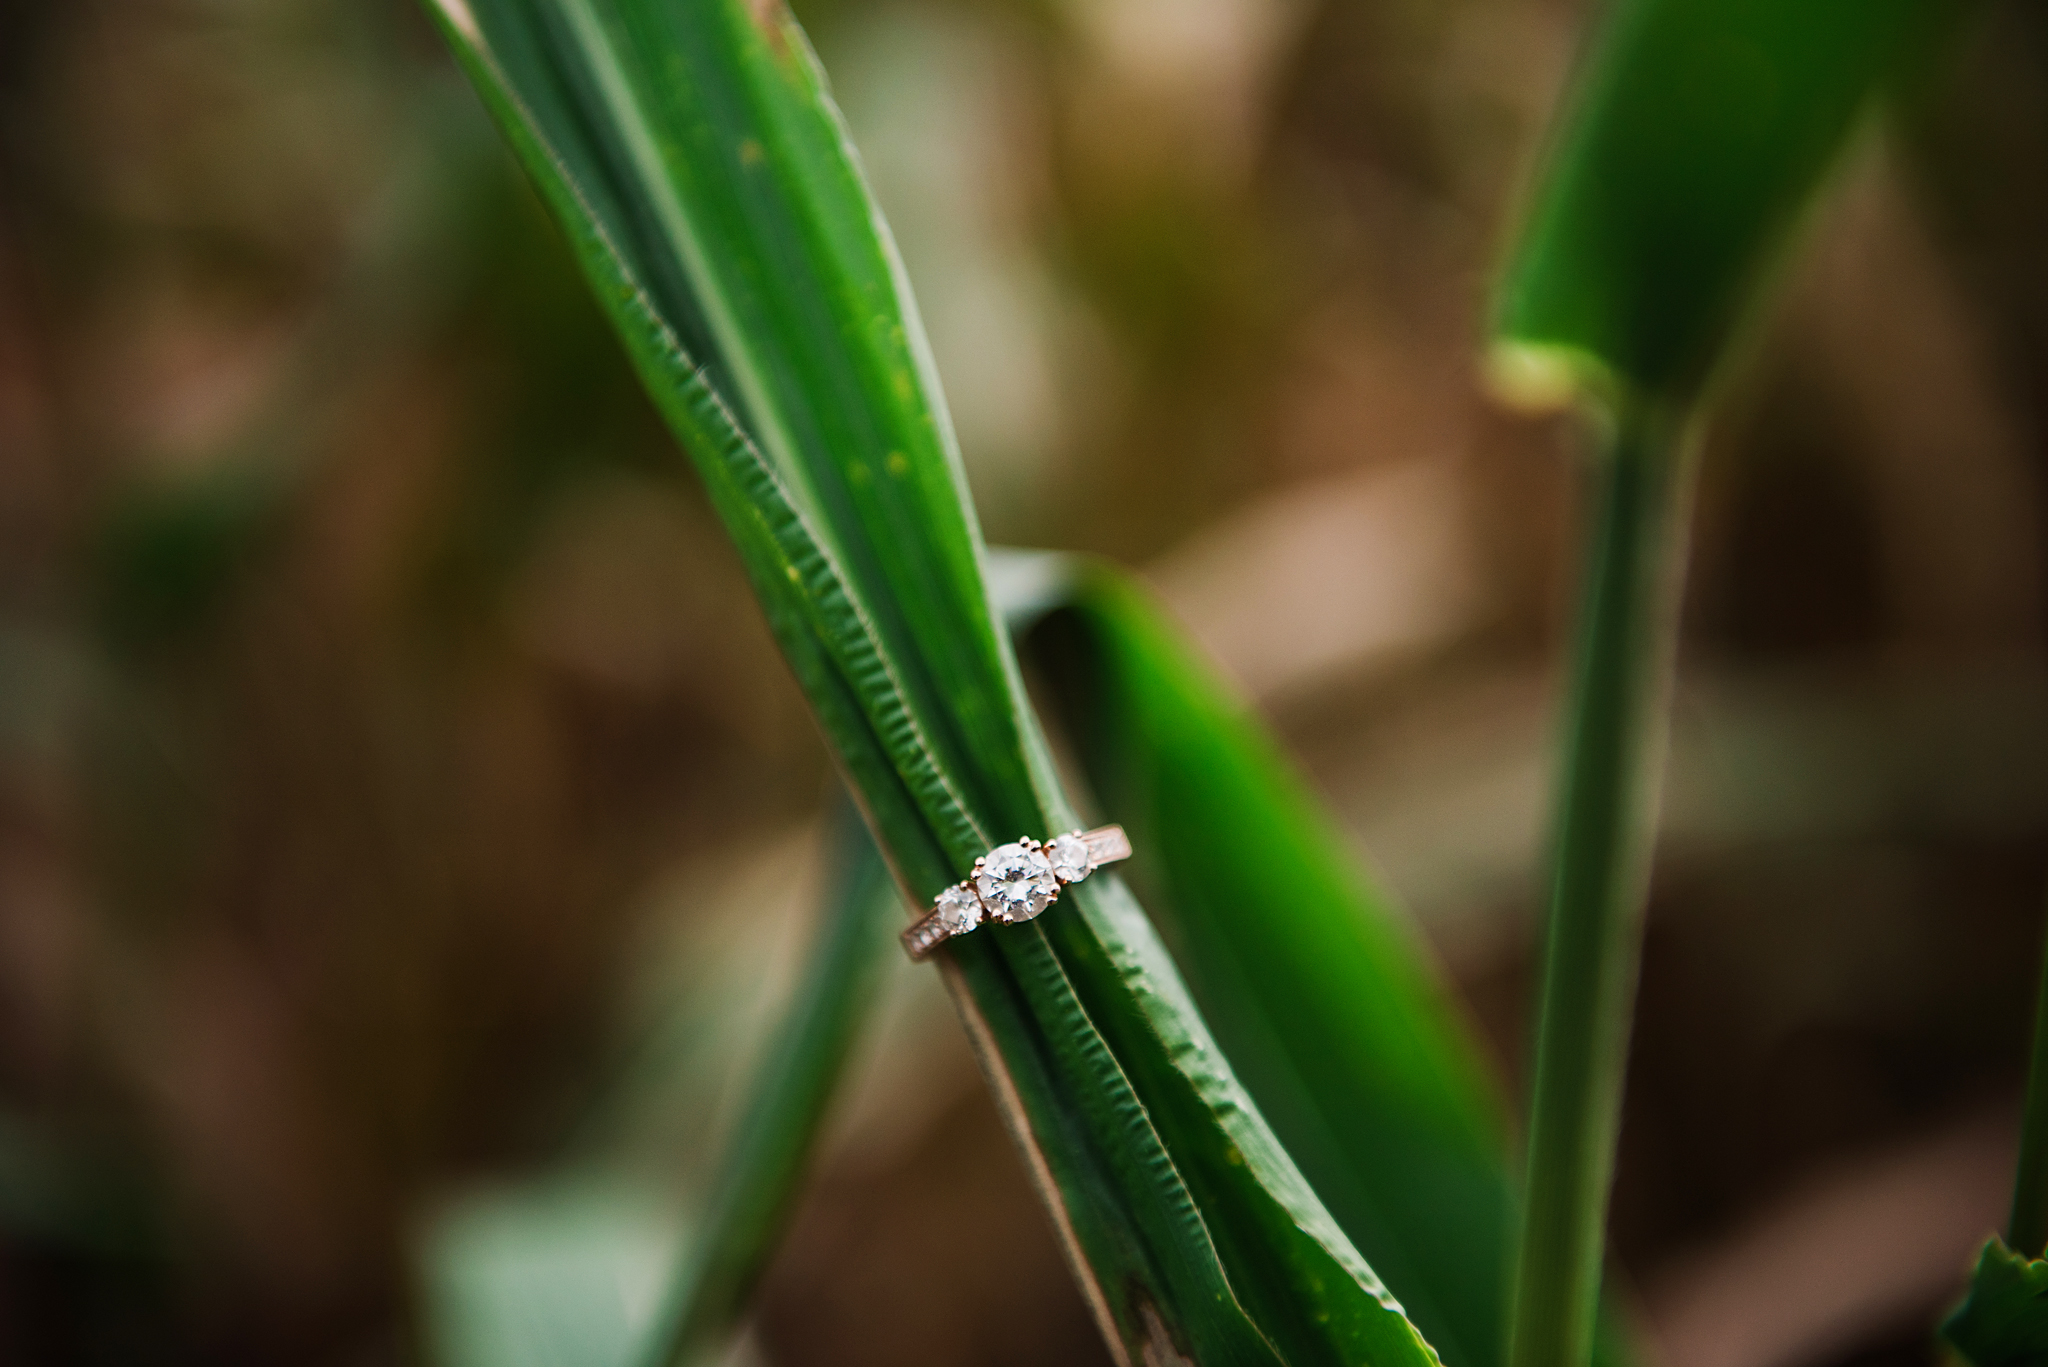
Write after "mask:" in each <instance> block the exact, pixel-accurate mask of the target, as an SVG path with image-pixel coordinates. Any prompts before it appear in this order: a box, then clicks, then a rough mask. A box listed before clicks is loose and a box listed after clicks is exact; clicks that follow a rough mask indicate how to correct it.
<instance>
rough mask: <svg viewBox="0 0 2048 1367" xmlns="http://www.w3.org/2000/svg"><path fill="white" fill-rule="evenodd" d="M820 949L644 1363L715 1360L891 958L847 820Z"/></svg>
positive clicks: (855, 830)
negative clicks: (886, 957)
mask: <svg viewBox="0 0 2048 1367" xmlns="http://www.w3.org/2000/svg"><path fill="white" fill-rule="evenodd" d="M839 825H840V831H839V833H838V837H837V841H836V843H837V845H838V847H839V850H838V857H837V858H836V859H835V860H834V861H833V865H834V867H832V868H831V869H830V870H829V871H828V877H829V878H830V879H831V883H832V893H831V898H830V903H829V905H828V907H827V909H826V912H825V916H824V920H823V924H822V925H821V926H820V927H819V929H818V936H817V943H816V945H815V946H814V947H813V948H812V950H811V953H810V958H809V961H808V962H807V964H806V965H805V968H804V972H803V975H802V977H801V979H800V980H799V981H798V983H797V986H796V991H795V995H794V996H793V997H792V998H791V999H790V1010H789V1015H788V1016H787V1018H785V1019H784V1020H783V1022H782V1024H781V1026H780V1027H779V1028H778V1030H777V1032H776V1037H775V1039H774V1041H773V1042H772V1043H771V1044H770V1046H769V1049H768V1054H767V1057H766V1059H765V1061H764V1062H763V1063H762V1065H761V1066H760V1068H759V1069H758V1070H757V1072H756V1073H755V1075H754V1077H753V1079H752V1083H751V1085H752V1087H753V1095H752V1096H751V1098H750V1099H749V1100H748V1102H747V1106H746V1110H745V1113H744V1114H743V1115H742V1116H741V1118H740V1121H739V1124H738V1125H737V1126H736V1127H735V1128H734V1130H733V1132H732V1134H731V1136H730V1137H729V1138H728V1139H727V1140H726V1141H725V1145H724V1156H723V1157H722V1158H721V1159H720V1161H719V1164H718V1167H717V1170H716V1172H715V1173H714V1176H713V1180H712V1185H711V1198H712V1206H711V1209H710V1211H709V1213H708V1214H707V1215H706V1217H705V1219H704V1220H703V1222H702V1224H701V1225H700V1226H699V1227H698V1229H697V1230H696V1232H695V1234H694V1236H693V1240H692V1246H691V1249H690V1255H689V1261H688V1263H687V1265H686V1267H685V1268H684V1269H683V1271H682V1273H681V1276H680V1277H679V1279H678V1281H677V1283H676V1285H675V1287H674V1288H673V1289H672V1290H671V1292H670V1295H669V1300H668V1304H667V1307H666V1309H665V1310H664V1311H663V1313H662V1314H661V1316H660V1317H659V1318H658V1319H657V1321H656V1325H655V1330H654V1333H653V1336H652V1339H651V1342H650V1349H651V1351H650V1352H648V1353H647V1354H646V1355H645V1360H647V1361H649V1362H653V1363H659V1364H671V1363H673V1364H682V1363H690V1362H695V1361H698V1360H699V1359H700V1358H703V1357H706V1356H708V1355H710V1354H711V1353H712V1352H713V1351H714V1350H716V1349H718V1348H720V1347H721V1346H722V1345H723V1343H724V1340H725V1339H726V1337H727V1335H728V1334H729V1332H730V1331H731V1328H732V1326H733V1325H734V1324H735V1323H736V1322H737V1321H738V1320H739V1319H740V1317H741V1316H742V1315H743V1313H744V1312H745V1309H746V1305H747V1301H748V1299H749V1297H750V1296H751V1294H752V1292H753V1288H754V1283H755V1282H756V1280H758V1278H759V1276H760V1274H761V1270H762V1268H763V1267H764V1266H765V1264H766V1263H767V1261H768V1257H769V1255H770V1254H771V1253H773V1251H774V1248H775V1244H776V1241H777V1239H778V1237H779V1236H780V1234H781V1231H782V1228H783V1226H784V1224H785V1223H786V1222H787V1220H788V1216H789V1210H790V1207H791V1205H792V1204H793V1202H794V1201H795V1198H796V1194H797V1189H798V1184H799V1182H800V1181H801V1179H802V1177H803V1173H804V1169H805V1167H806V1165H807V1163H808V1160H809V1158H810V1154H811V1150H812V1149H813V1147H814V1146H815V1142H816V1139H817V1136H818V1131H819V1128H820V1126H821V1124H822V1122H823V1120H824V1117H825V1111H826V1107H827V1105H828V1104H829V1103H830V1101H831V1099H832V1096H833V1092H834V1089H835V1085H836V1083H837V1082H838V1080H839V1076H840V1074H841V1072H842V1070H843V1068H844V1065H845V1063H846V1057H847V1054H848V1053H849V1051H850V1050H851V1049H852V1047H853V1043H854V1040H855V1038H856V1037H857V1035H858V1032H859V1028H860V1024H861V1022H862V1020H863V1019H864V1017H865V1015H866V1012H867V1007H868V1005H869V1003H870V1002H871V1001H872V1000H873V998H874V990H875V986H876V984H877V982H878V981H879V979H880V970H881V966H882V956H883V955H884V954H887V953H893V952H894V949H895V946H894V944H893V939H894V936H893V934H892V932H893V928H894V923H895V921H896V919H897V897H896V889H895V886H894V884H892V883H891V882H890V879H889V870H888V866H887V865H886V864H884V863H883V862H882V856H881V852H880V851H878V850H877V849H876V848H875V843H874V840H873V839H872V838H871V837H870V836H869V835H868V833H867V831H866V830H865V829H864V828H863V827H862V826H861V824H860V820H859V817H858V816H857V815H855V814H854V813H853V812H851V811H846V812H843V813H842V815H841V819H840V822H839Z"/></svg>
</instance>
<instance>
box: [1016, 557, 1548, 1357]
mask: <svg viewBox="0 0 2048 1367" xmlns="http://www.w3.org/2000/svg"><path fill="white" fill-rule="evenodd" d="M1014 577H1016V578H1018V579H1024V580H1035V581H1037V582H1038V583H1039V584H1041V585H1048V586H1049V587H1046V588H1041V589H1040V598H1039V600H1038V601H1037V602H1036V603H1035V604H1033V605H1032V611H1031V612H1029V613H1028V614H1026V615H1025V616H1024V618H1023V620H1020V621H1019V622H1017V623H1016V625H1017V627H1018V628H1019V629H1020V630H1022V631H1023V632H1024V633H1025V636H1024V639H1025V640H1026V642H1027V646H1026V655H1027V657H1028V658H1029V659H1030V660H1031V661H1032V662H1033V663H1034V664H1035V665H1036V666H1037V667H1038V668H1039V670H1040V672H1041V673H1042V674H1043V675H1044V677H1045V678H1046V679H1047V681H1048V684H1049V687H1050V692H1051V695H1052V697H1053V699H1054V700H1055V703H1056V706H1057V710H1058V713H1059V715H1060V718H1061V720H1062V722H1063V723H1064V725H1065V729H1066V734H1067V736H1068V738H1069V740H1070V741H1071V742H1072V744H1073V747H1074V750H1075V753H1076V755H1077V756H1078V758H1079V759H1080V761H1081V763H1082V765H1083V767H1084V768H1085V770H1086V773H1087V776H1088V779H1089V782H1090V785H1091V786H1092V788H1093V789H1094V792H1095V794H1096V797H1097V799H1098V800H1099V801H1100V802H1101V804H1102V805H1103V807H1104V808H1105V810H1108V811H1111V812H1114V813H1115V814H1116V816H1117V818H1118V819H1119V820H1121V821H1122V822H1123V823H1124V825H1125V826H1126V827H1127V828H1128V829H1129V830H1130V831H1131V832H1132V835H1133V840H1134V843H1135V846H1136V849H1137V855H1136V857H1135V859H1134V861H1133V866H1132V867H1133V872H1132V875H1131V877H1132V878H1133V880H1134V881H1135V882H1136V883H1137V884H1138V885H1139V886H1140V887H1141V888H1142V889H1143V891H1144V893H1145V898H1146V902H1147V904H1148V905H1149V906H1151V907H1152V908H1153V910H1154V911H1155V913H1156V914H1158V915H1159V917H1160V918H1161V920H1162V924H1163V926H1164V929H1165V930H1166V933H1167V938H1168V941H1169V942H1170V944H1171V945H1172V948H1173V951H1174V957H1175V959H1176V961H1177V962H1178V963H1179V964H1180V965H1181V967H1182V968H1183V970H1184V971H1185V973H1186V975H1187V978H1188V982H1189V986H1190V987H1191V989H1192V990H1193V992H1194V995H1195V997H1196V999H1197V1000H1198V1001H1199V1002H1200V1004H1201V1006H1202V1008H1203V1010H1204V1012H1205V1014H1206V1015H1207V1017H1208V1019H1209V1020H1210V1021H1211V1022H1212V1024H1213V1025H1214V1027H1215V1029H1216V1032H1217V1036H1218V1038H1219V1039H1220V1040H1221V1041H1222V1043H1223V1045H1224V1049H1225V1052H1226V1053H1227V1054H1228V1056H1229V1057H1230V1059H1231V1060H1232V1062H1233V1064H1234V1065H1235V1066H1236V1067H1237V1068H1238V1069H1239V1070H1240V1072H1241V1074H1242V1076H1243V1078H1244V1080H1245V1084H1246V1086H1247V1087H1248V1089H1249V1090H1250V1091H1251V1093H1252V1095H1253V1097H1254V1098H1255V1099H1256V1100H1257V1102H1258V1104H1259V1108H1260V1110H1261V1112H1262V1113H1264V1114H1265V1115H1266V1116H1267V1117H1268V1119H1270V1120H1271V1122H1272V1124H1273V1127H1274V1129H1275V1131H1276V1133H1277V1134H1278V1135H1279V1137H1280V1139H1281V1140H1282V1141H1283V1142H1284V1143H1285V1145H1286V1146H1287V1149H1288V1151H1289V1152H1290V1153H1291V1154H1293V1155H1294V1157H1295V1159H1296V1161H1297V1162H1298V1163H1299V1164H1300V1165H1301V1168H1302V1171H1303V1174H1304V1175H1305V1176H1306V1177H1307V1178H1308V1180H1309V1181H1310V1182H1311V1184H1312V1185H1313V1186H1314V1188H1315V1190H1316V1191H1317V1193H1318V1194H1319V1195H1320V1196H1321V1198H1322V1200H1323V1202H1324V1203H1325V1204H1326V1205H1327V1207H1328V1208H1329V1210H1330V1213H1331V1214H1332V1215H1333V1216H1334V1217H1335V1218H1336V1219H1337V1220H1338V1221H1339V1222H1340V1223H1341V1224H1342V1225H1343V1227H1344V1229H1345V1231H1346V1233H1347V1234H1348V1235H1349V1236H1350V1238H1351V1240H1352V1242H1353V1243H1354V1244H1355V1245H1356V1246H1357V1247H1358V1249H1359V1250H1360V1252H1362V1253H1363V1254H1364V1255H1365V1256H1366V1258H1367V1259H1369V1260H1370V1262H1371V1263H1372V1266H1373V1268H1374V1269H1375V1270H1376V1271H1377V1272H1378V1273H1379V1274H1380V1275H1381V1276H1382V1277H1384V1278H1385V1279H1386V1282H1387V1284H1388V1286H1389V1288H1390V1289H1391V1290H1392V1292H1393V1293H1394V1295H1395V1296H1397V1297H1398V1298H1399V1299H1400V1302H1401V1304H1402V1305H1403V1307H1404V1308H1405V1309H1406V1310H1407V1312H1408V1314H1409V1316H1410V1318H1412V1319H1413V1320H1414V1321H1415V1323H1416V1325H1417V1327H1418V1328H1420V1329H1421V1330H1422V1332H1423V1334H1424V1336H1425V1337H1426V1338H1427V1339H1428V1340H1429V1342H1430V1343H1431V1344H1432V1345H1433V1346H1434V1347H1435V1348H1436V1349H1437V1351H1438V1352H1439V1353H1440V1354H1441V1355H1442V1357H1443V1359H1444V1361H1445V1362H1447V1363H1449V1364H1451V1365H1452V1367H1491V1365H1492V1364H1495V1363H1497V1362H1499V1360H1500V1356H1501V1337H1502V1319H1503V1315H1502V1289H1503V1286H1504V1282H1505V1274H1506V1269H1507V1248H1508V1238H1509V1233H1510V1219H1509V1217H1510V1210H1511V1184H1510V1181H1509V1178H1508V1170H1507V1113H1506V1106H1505V1103H1504V1100H1503V1099H1502V1096H1501V1094H1500V1090H1499V1084H1498V1083H1497V1081H1496V1080H1495V1079H1494V1077H1493V1076H1492V1075H1491V1073H1490V1071H1489V1069H1488V1067H1487V1065H1486V1064H1485V1062H1484V1060H1483V1059H1482V1057H1481V1054H1480V1051H1479V1048H1478V1046H1477V1045H1476V1043H1475V1041H1474V1039H1473V1036H1472V1034H1471V1032H1470V1030H1469V1028H1468V1027H1467V1025H1466V1022H1465V1021H1464V1020H1463V1019H1462V1018H1461V1016H1460V1014H1459V1012H1458V1010H1457V1008H1456V1007H1455V1005H1454V1004H1453V1003H1452V1001H1451V1000H1450V998H1449V997H1448V995H1447V993H1446V992H1445V990H1444V987H1443V985H1442V983H1441V982H1440V981H1439V980H1438V978H1437V976H1436V974H1435V972H1434V971H1433V967H1432V965H1431V964H1430V962H1429V955H1428V951H1427V949H1426V948H1425V947H1424V946H1423V945H1422V944H1421V943H1420V942H1419V941H1418V940H1417V939H1416V938H1415V935H1414V932H1413V929H1412V927H1410V926H1409V925H1408V924H1406V923H1405V921H1404V920H1403V918H1402V917H1401V915H1400V914H1399V913H1398V911H1396V909H1395V908H1394V907H1393V906H1392V904H1391V903H1390V902H1389V901H1388V900H1387V899H1386V897H1385V896H1384V895H1383V894H1381V893H1380V892H1379V890H1378V889H1376V888H1375V887H1373V886H1372V884H1371V882H1370V881H1369V880H1368V879H1367V878H1366V876H1365V875H1364V872H1363V871H1362V870H1361V869H1360V868H1359V867H1358V866H1357V863H1356V861H1355V859H1354V858H1353V857H1352V855H1351V853H1350V850H1349V849H1348V848H1347V845H1346V841H1345V838H1344V836H1343V835H1342V833H1341V832H1340V831H1339V830H1338V829H1337V828H1336V826H1335V824H1334V822H1333V821H1332V820H1331V818H1330V817H1329V815H1328V814H1327V813H1326V812H1325V811H1324V810H1323V809H1322V806H1321V804H1320V803H1319V802H1318V801H1317V800H1316V799H1315V798H1314V796H1313V795H1312V794H1311V793H1310V791H1309V789H1308V787H1307V785H1306V783H1305V782H1304V781H1303V780H1302V779H1301V777H1300V776H1299V775H1298V774H1297V773H1296V772H1294V770H1293V768H1292V766H1291V765H1290V764H1289V763H1288V762H1287V760H1286V759H1285V757H1284V756H1283V755H1282V754H1281V752H1280V749H1279V746H1278V745H1277V743H1276V742H1275V741H1274V740H1273V738H1272V737H1271V736H1270V734H1268V733H1267V731H1266V730H1265V728H1264V727H1263V725H1262V724H1261V723H1260V722H1259V721H1258V719H1257V717H1256V715H1255V714H1254V713H1253V712H1252V710H1251V709H1250V708H1249V707H1248V706H1247V705H1246V704H1245V702H1244V701H1243V700H1242V699H1241V698H1239V697H1238V696H1237V695H1236V694H1235V693H1234V692H1233V691H1232V690H1231V689H1229V688H1228V687H1227V686H1226V685H1225V684H1224V683H1223V682H1222V680H1221V679H1220V678H1218V677H1217V676H1216V674H1215V673H1214V671H1213V670H1212V669H1211V668H1210V667H1209V666H1208V665H1207V664H1206V663H1205V662H1204V661H1203V659H1202V658H1201V656H1200V653H1199V651H1198V650H1197V648H1196V647H1195V646H1194V645H1193V644H1192V643H1191V642H1189V641H1188V640H1186V639H1185V638H1184V637H1182V636H1181V635H1180V634H1179V632H1178V631H1177V630H1176V629H1175V628H1174V627H1173V626H1172V624H1171V623H1170V622H1169V621H1168V620H1167V618H1166V617H1165V615H1164V612H1163V610H1162V609H1161V608H1160V607H1159V606H1158V605H1156V604H1155V603H1154V602H1152V600H1151V599H1150V598H1149V596H1148V595H1147V594H1145V593H1144V591H1143V590H1141V589H1140V588H1138V587H1137V586H1136V584H1135V583H1133V582H1132V581H1131V580H1130V579H1128V578H1127V577H1125V576H1123V575H1120V574H1119V573H1117V572H1116V571H1115V570H1113V569H1111V568H1109V567H1108V566H1105V565H1100V564H1095V563H1088V562H1081V561H1074V560H1068V559H1065V558H1063V557H1062V558H1055V557H1031V558H1029V559H1028V560H1026V561H1025V563H1024V565H1023V566H1020V572H1019V573H1018V574H1016V575H1015V576H1014Z"/></svg>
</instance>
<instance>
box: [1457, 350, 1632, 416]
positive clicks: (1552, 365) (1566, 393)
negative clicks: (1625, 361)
mask: <svg viewBox="0 0 2048 1367" xmlns="http://www.w3.org/2000/svg"><path fill="white" fill-rule="evenodd" d="M1482 378H1483V380H1484V382H1485V386H1486V391H1487V393H1488V394H1490V395H1492V396H1493V398H1494V399H1495V400H1496V401H1497V402H1499V403H1500V404H1502V405H1504V406H1505V407H1507V408H1510V409H1513V410H1514V411H1515V412H1518V413H1527V414H1532V415H1537V416H1548V415H1550V414H1553V413H1562V412H1564V411H1565V410H1566V409H1569V408H1571V407H1572V406H1573V405H1574V404H1576V403H1578V402H1580V401H1582V400H1585V399H1589V398H1599V397H1603V396H1604V395H1606V394H1607V393H1608V392H1609V391H1610V390H1611V389H1612V387H1613V383H1612V379H1611V377H1610V376H1609V374H1608V370H1607V367H1606V366H1605V365H1604V364H1602V363H1601V362H1600V360H1599V359H1598V358H1597V357H1595V356H1593V355H1592V354H1591V353H1589V352H1586V351H1582V350H1580V349H1579V348H1577V347H1571V346H1561V345H1559V344H1557V343H1555V342H1532V341H1525V340H1522V339H1520V338H1515V337H1502V338H1498V339H1496V340H1495V342H1494V343H1493V345H1492V346H1491V347H1490V348H1488V350H1487V353H1486V359H1485V362H1484V365H1483V368H1482Z"/></svg>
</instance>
